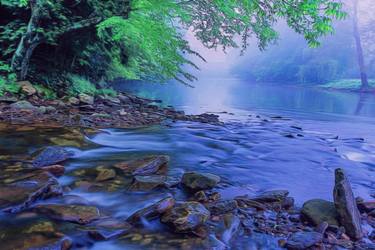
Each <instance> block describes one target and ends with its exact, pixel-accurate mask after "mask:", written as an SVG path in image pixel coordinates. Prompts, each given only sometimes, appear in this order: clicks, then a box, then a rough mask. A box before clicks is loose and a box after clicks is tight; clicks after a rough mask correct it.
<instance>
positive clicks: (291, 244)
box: [286, 232, 323, 250]
mask: <svg viewBox="0 0 375 250" xmlns="http://www.w3.org/2000/svg"><path fill="white" fill-rule="evenodd" d="M322 239H323V235H322V234H321V233H317V232H298V233H294V234H292V236H291V237H290V238H289V239H288V241H287V243H286V248H287V249H290V250H303V249H306V248H309V247H312V246H314V245H315V244H318V243H320V242H321V241H322Z"/></svg>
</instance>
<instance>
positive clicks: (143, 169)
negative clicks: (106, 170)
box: [115, 155, 169, 175]
mask: <svg viewBox="0 0 375 250" xmlns="http://www.w3.org/2000/svg"><path fill="white" fill-rule="evenodd" d="M168 162H169V156H166V155H157V156H148V157H145V158H142V159H137V160H132V161H127V162H122V163H118V164H116V165H115V167H116V168H118V169H121V170H122V171H123V172H124V173H125V174H132V175H152V174H159V173H161V172H163V173H164V172H165V170H166V168H167V165H168Z"/></svg>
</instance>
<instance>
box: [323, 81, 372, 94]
mask: <svg viewBox="0 0 375 250" xmlns="http://www.w3.org/2000/svg"><path fill="white" fill-rule="evenodd" d="M319 87H320V88H322V89H327V90H338V91H348V92H356V93H375V81H374V80H369V88H368V89H362V88H361V80H360V79H342V80H337V81H333V82H329V83H327V84H323V85H319Z"/></svg>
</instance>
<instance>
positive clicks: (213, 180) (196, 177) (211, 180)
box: [181, 172, 220, 192]
mask: <svg viewBox="0 0 375 250" xmlns="http://www.w3.org/2000/svg"><path fill="white" fill-rule="evenodd" d="M181 182H182V184H183V185H184V187H186V188H187V189H188V190H190V191H195V192H196V191H200V190H207V189H211V188H214V187H215V186H216V185H217V184H218V183H219V182H220V177H219V176H217V175H214V174H209V173H198V172H188V173H185V174H184V175H183V176H182V181H181Z"/></svg>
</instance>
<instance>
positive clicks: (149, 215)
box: [126, 197, 175, 224]
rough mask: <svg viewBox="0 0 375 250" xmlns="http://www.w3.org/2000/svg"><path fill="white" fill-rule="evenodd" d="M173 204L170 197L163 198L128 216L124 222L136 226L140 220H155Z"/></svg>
mask: <svg viewBox="0 0 375 250" xmlns="http://www.w3.org/2000/svg"><path fill="white" fill-rule="evenodd" d="M174 204H175V200H174V199H173V198H172V197H168V198H164V199H162V200H160V201H158V202H156V203H154V204H152V205H150V206H148V207H145V208H143V209H141V210H138V211H137V212H135V213H134V214H132V215H131V216H129V217H128V218H127V220H126V221H127V222H129V223H131V224H137V223H139V222H141V220H142V218H143V219H146V220H152V219H156V218H158V217H160V216H161V215H162V214H164V213H165V212H167V211H168V210H169V209H171V208H172V207H173V206H174Z"/></svg>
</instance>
